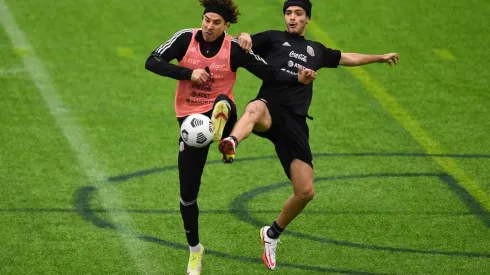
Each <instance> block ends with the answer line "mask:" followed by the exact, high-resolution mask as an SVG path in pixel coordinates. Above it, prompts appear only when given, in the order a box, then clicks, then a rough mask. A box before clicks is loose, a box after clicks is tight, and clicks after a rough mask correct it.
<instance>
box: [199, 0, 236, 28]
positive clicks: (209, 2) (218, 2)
mask: <svg viewBox="0 0 490 275" xmlns="http://www.w3.org/2000/svg"><path fill="white" fill-rule="evenodd" d="M199 2H201V6H203V7H204V8H208V7H210V6H219V7H220V8H222V9H225V10H226V11H228V12H229V13H230V14H231V19H230V20H229V22H230V23H236V22H238V16H239V15H240V11H239V10H238V6H237V5H236V4H235V2H233V0H199Z"/></svg>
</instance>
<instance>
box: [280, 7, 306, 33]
mask: <svg viewBox="0 0 490 275" xmlns="http://www.w3.org/2000/svg"><path fill="white" fill-rule="evenodd" d="M284 19H285V21H286V27H287V31H288V33H291V34H296V35H305V31H306V25H307V24H308V23H309V22H310V18H309V17H308V16H307V15H306V11H305V10H304V9H303V8H302V7H298V6H291V7H289V8H287V10H286V13H285V14H284Z"/></svg>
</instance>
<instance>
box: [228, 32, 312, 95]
mask: <svg viewBox="0 0 490 275" xmlns="http://www.w3.org/2000/svg"><path fill="white" fill-rule="evenodd" d="M230 63H231V64H230V65H231V69H232V70H233V71H236V70H237V69H238V68H239V67H242V68H244V69H246V70H247V71H249V72H251V73H252V74H253V75H255V76H256V77H258V78H260V79H262V80H263V81H267V82H282V83H284V84H292V85H301V84H309V83H311V82H312V81H313V80H314V79H315V78H316V73H315V72H314V71H312V70H308V69H304V70H303V69H298V75H297V76H296V75H292V74H289V73H287V72H284V71H282V70H280V69H278V68H274V67H272V66H269V65H267V62H265V60H263V59H262V58H261V57H260V56H258V55H256V54H255V53H254V52H253V51H250V52H245V51H244V50H243V49H242V48H240V46H239V45H238V43H237V42H236V41H233V42H232V48H231V57H230Z"/></svg>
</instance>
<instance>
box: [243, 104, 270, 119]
mask: <svg viewBox="0 0 490 275" xmlns="http://www.w3.org/2000/svg"><path fill="white" fill-rule="evenodd" d="M266 110H267V106H266V105H265V103H264V102H262V101H260V100H256V101H254V102H251V103H249V104H248V105H247V107H246V108H245V113H244V115H247V116H249V117H250V118H251V119H252V120H254V121H258V120H259V119H260V118H261V117H262V116H263V115H264V114H265V111H266Z"/></svg>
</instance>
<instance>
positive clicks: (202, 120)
mask: <svg viewBox="0 0 490 275" xmlns="http://www.w3.org/2000/svg"><path fill="white" fill-rule="evenodd" d="M180 136H181V137H182V140H183V141H184V142H185V144H187V145H189V146H191V147H197V148H202V147H205V146H207V145H208V144H210V143H211V142H212V141H213V122H212V121H211V119H210V118H209V117H207V116H205V115H202V114H192V115H190V116H188V117H187V118H186V119H185V120H184V122H182V126H180Z"/></svg>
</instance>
